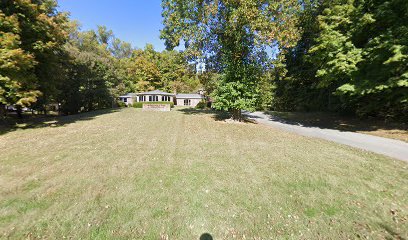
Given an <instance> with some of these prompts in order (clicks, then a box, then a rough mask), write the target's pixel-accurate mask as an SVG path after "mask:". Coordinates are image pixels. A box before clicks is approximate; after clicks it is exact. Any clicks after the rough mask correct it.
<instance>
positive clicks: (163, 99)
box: [162, 96, 170, 102]
mask: <svg viewBox="0 0 408 240" xmlns="http://www.w3.org/2000/svg"><path fill="white" fill-rule="evenodd" d="M162 101H163V102H170V97H169V96H162Z"/></svg>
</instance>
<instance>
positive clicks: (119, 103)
mask: <svg viewBox="0 0 408 240" xmlns="http://www.w3.org/2000/svg"><path fill="white" fill-rule="evenodd" d="M118 107H120V108H124V107H127V105H126V103H124V102H122V101H119V102H118Z"/></svg>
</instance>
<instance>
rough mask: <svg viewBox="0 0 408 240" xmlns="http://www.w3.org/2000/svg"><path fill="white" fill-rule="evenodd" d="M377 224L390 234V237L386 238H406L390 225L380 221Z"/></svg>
mask: <svg viewBox="0 0 408 240" xmlns="http://www.w3.org/2000/svg"><path fill="white" fill-rule="evenodd" d="M379 226H380V227H381V228H383V229H384V230H385V231H386V232H387V233H388V234H390V235H391V236H392V237H390V238H386V239H400V240H406V238H404V237H403V236H401V234H400V233H398V232H397V231H395V230H394V229H393V228H392V227H390V226H388V225H387V224H383V223H380V224H379Z"/></svg>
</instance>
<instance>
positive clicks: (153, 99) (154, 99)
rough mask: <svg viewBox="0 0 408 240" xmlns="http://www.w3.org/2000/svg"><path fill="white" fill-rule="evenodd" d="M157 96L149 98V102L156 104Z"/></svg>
mask: <svg viewBox="0 0 408 240" xmlns="http://www.w3.org/2000/svg"><path fill="white" fill-rule="evenodd" d="M158 101H159V96H149V102H158Z"/></svg>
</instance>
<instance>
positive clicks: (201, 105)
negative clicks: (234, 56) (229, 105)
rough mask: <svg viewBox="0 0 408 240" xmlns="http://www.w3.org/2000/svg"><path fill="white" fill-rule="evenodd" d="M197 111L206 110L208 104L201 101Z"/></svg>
mask: <svg viewBox="0 0 408 240" xmlns="http://www.w3.org/2000/svg"><path fill="white" fill-rule="evenodd" d="M195 108H197V109H206V108H207V102H206V101H200V102H199V103H198V104H197V105H196V107H195Z"/></svg>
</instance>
